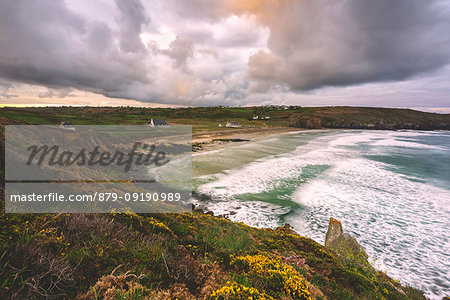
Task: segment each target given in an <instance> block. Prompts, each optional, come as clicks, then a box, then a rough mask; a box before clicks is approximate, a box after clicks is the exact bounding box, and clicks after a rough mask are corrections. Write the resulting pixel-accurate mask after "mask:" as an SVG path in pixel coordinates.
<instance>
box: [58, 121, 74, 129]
mask: <svg viewBox="0 0 450 300" xmlns="http://www.w3.org/2000/svg"><path fill="white" fill-rule="evenodd" d="M59 127H60V128H63V129H67V130H75V127H73V124H72V122H61V124H60V125H59Z"/></svg>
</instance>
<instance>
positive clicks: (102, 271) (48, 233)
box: [0, 213, 424, 299]
mask: <svg viewBox="0 0 450 300" xmlns="http://www.w3.org/2000/svg"><path fill="white" fill-rule="evenodd" d="M0 228H1V229H2V231H1V234H0V241H1V244H0V245H1V246H0V254H1V255H0V286H1V289H0V298H1V299H6V298H11V297H16V298H33V297H35V298H41V297H55V298H74V297H78V298H79V299H96V298H98V299H104V298H105V297H106V296H107V295H111V294H114V295H115V296H114V297H116V298H114V299H142V298H148V299H153V298H152V297H162V298H163V299H165V298H164V297H167V298H170V297H173V298H176V297H178V298H179V299H184V298H189V297H191V298H208V297H210V295H212V293H213V292H214V291H219V290H220V293H219V292H217V293H216V294H217V295H219V294H221V293H225V292H226V291H231V290H233V289H232V288H231V286H235V287H239V286H244V287H246V293H247V292H248V293H250V292H252V293H259V294H261V295H263V294H265V295H272V296H273V297H275V298H279V297H284V298H285V299H303V298H302V297H306V296H305V295H309V294H308V293H311V297H313V298H320V297H323V296H326V297H328V299H380V298H381V297H383V298H385V299H424V297H423V294H422V293H421V292H420V291H418V290H415V289H412V288H410V287H403V286H401V285H400V284H399V283H398V282H396V281H394V280H393V279H391V278H389V277H388V276H387V275H385V274H383V273H379V272H375V273H371V272H365V271H364V270H360V269H357V270H354V269H353V268H352V266H351V265H350V264H348V263H347V262H346V261H345V260H343V259H341V258H340V257H339V256H337V255H336V254H335V253H334V252H333V251H331V250H329V249H327V248H325V247H323V246H321V245H319V244H317V243H316V242H314V241H312V240H310V239H308V238H305V237H302V236H300V235H298V234H296V233H295V232H293V231H292V230H291V229H290V228H289V227H280V228H277V229H275V230H271V229H257V228H253V227H250V226H247V225H244V224H242V223H233V222H231V221H229V220H226V219H221V218H217V217H214V216H210V215H203V214H199V213H194V214H157V215H137V214H102V215H97V214H57V215H55V214H40V215H26V214H15V215H8V214H1V215H0ZM288 256H289V257H293V256H294V257H296V258H297V257H298V258H302V259H304V260H305V263H304V265H302V266H301V268H297V267H295V266H294V265H293V264H289V263H288V262H287V260H286V257H288ZM253 258H255V259H253ZM236 259H239V260H236ZM247 259H250V260H249V262H251V263H250V265H248V266H253V267H251V268H250V269H249V268H248V266H247V263H246V261H247ZM285 261H286V262H285ZM238 262H239V263H238ZM260 263H263V264H265V265H266V266H267V267H264V268H262V269H258V264H260ZM246 266H247V267H246ZM270 270H273V271H270ZM259 272H262V273H259ZM265 272H269V273H267V274H266V275H264V274H265ZM286 272H287V273H286ZM268 274H272V275H270V276H272V277H270V276H269V275H268ZM277 274H279V275H277ZM267 276H269V277H270V278H272V279H271V280H272V281H270V284H269V283H268V284H269V285H267V284H266V283H264V280H263V278H265V277H267ZM280 276H281V277H280ZM292 276H293V277H292ZM291 277H292V278H294V279H292V280H300V281H302V280H304V284H305V287H304V288H306V287H308V291H307V293H306V292H301V291H300V290H299V291H298V292H294V290H292V289H291V288H290V284H291V283H290V282H291V281H290V280H291V279H290V278H291ZM280 280H281V281H280ZM227 282H230V283H228V284H227ZM233 282H235V283H236V284H238V285H233ZM302 282H303V281H302ZM263 283H264V284H263ZM302 284H303V283H302ZM225 286H230V288H223V287H225ZM126 287H133V288H131V289H130V288H126ZM253 289H255V290H253ZM398 289H399V290H403V291H404V293H405V294H406V295H407V296H405V295H404V294H402V293H401V292H399V290H398ZM302 291H303V290H302ZM309 291H311V292H309ZM314 291H315V292H314ZM296 293H297V294H296ZM305 293H306V294H305ZM296 295H303V296H301V297H300V296H298V297H297V296H296ZM218 299H219V298H218ZM230 299H231V298H230ZM305 299H307V297H306V298H305Z"/></svg>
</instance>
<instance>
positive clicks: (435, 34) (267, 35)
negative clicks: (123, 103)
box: [0, 0, 450, 105]
mask: <svg viewBox="0 0 450 300" xmlns="http://www.w3.org/2000/svg"><path fill="white" fill-rule="evenodd" d="M449 31H450V5H449V1H440V0H396V1H392V0H377V1H373V0H317V1H307V0H296V1H294V0H247V1H238V0H215V1H204V0H191V1H181V0H169V1H144V2H141V0H116V1H115V2H110V1H103V0H96V1H45V0H16V1H8V0H0V49H1V50H0V83H1V84H0V97H4V98H6V97H9V98H12V97H13V96H15V94H16V91H15V90H14V89H11V86H14V85H20V84H27V85H32V86H33V85H35V86H39V87H44V88H46V89H47V90H46V91H45V92H42V91H41V92H40V93H39V95H38V96H39V97H43V98H50V97H65V96H66V95H68V94H69V93H70V92H71V91H75V90H80V91H89V92H92V93H96V94H101V95H104V96H106V97H113V98H125V99H135V100H140V101H148V102H158V103H169V104H182V105H217V104H226V105H242V104H248V103H253V104H254V103H255V101H256V102H257V101H258V100H257V98H258V97H260V99H272V100H273V101H272V102H276V101H282V100H280V99H282V98H283V97H282V96H280V95H282V94H286V93H289V94H290V95H291V94H300V95H301V94H304V93H305V92H309V91H321V90H322V89H326V88H328V87H346V86H355V85H361V84H375V83H380V82H398V81H402V80H412V79H414V80H415V79H417V78H420V77H421V76H423V77H425V76H427V75H428V74H434V72H436V71H437V70H439V69H442V68H443V67H445V66H446V65H448V64H449V63H450V50H449V49H450V35H449V34H448V32H449ZM258 95H259V96H258ZM261 101H262V102H264V101H266V100H261Z"/></svg>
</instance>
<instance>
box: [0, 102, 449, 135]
mask: <svg viewBox="0 0 450 300" xmlns="http://www.w3.org/2000/svg"><path fill="white" fill-rule="evenodd" d="M254 116H258V117H266V116H268V117H269V119H263V120H261V119H258V120H253V117H254ZM151 118H154V119H165V120H166V121H167V122H168V123H169V124H186V125H192V126H193V132H194V133H195V132H199V131H210V130H219V129H224V128H219V127H218V124H219V123H222V124H225V123H226V122H227V121H237V122H240V123H241V125H244V126H255V127H259V128H264V127H276V126H293V127H306V128H372V129H426V130H430V129H447V130H448V129H450V115H449V114H434V113H425V112H420V111H414V110H410V109H391V108H370V107H298V106H295V107H294V106H291V107H277V106H264V107H196V108H139V107H35V108H12V107H5V108H1V109H0V124H14V123H17V124H59V123H60V122H62V121H65V122H72V123H73V124H75V125H88V124H89V125H94V124H99V125H100V124H103V125H111V124H122V125H124V124H127V125H139V124H145V123H146V122H148V121H150V119H151Z"/></svg>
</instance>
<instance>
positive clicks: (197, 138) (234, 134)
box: [192, 127, 308, 153]
mask: <svg viewBox="0 0 450 300" xmlns="http://www.w3.org/2000/svg"><path fill="white" fill-rule="evenodd" d="M307 130H308V129H304V128H294V127H268V128H234V129H229V130H218V131H203V132H196V133H194V134H192V151H193V152H195V153H199V152H207V151H213V150H218V149H220V148H223V147H224V146H226V145H230V144H231V143H242V142H253V141H255V140H257V139H258V138H262V137H267V136H270V135H275V134H280V133H281V134H283V133H290V132H300V131H307Z"/></svg>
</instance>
